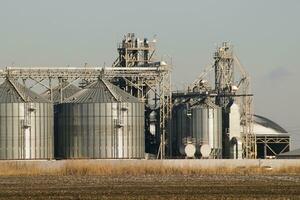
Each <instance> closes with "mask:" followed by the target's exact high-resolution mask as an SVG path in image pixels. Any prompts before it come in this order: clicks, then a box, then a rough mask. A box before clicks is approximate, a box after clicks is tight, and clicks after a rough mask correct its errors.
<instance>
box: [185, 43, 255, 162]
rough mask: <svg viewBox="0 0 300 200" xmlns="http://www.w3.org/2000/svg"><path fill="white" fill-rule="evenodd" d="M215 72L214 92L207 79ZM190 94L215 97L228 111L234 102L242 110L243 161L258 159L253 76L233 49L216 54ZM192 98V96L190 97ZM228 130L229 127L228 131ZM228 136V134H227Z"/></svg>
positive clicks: (223, 48) (223, 49) (220, 50)
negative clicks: (233, 101)
mask: <svg viewBox="0 0 300 200" xmlns="http://www.w3.org/2000/svg"><path fill="white" fill-rule="evenodd" d="M212 70H214V74H215V82H214V85H215V87H214V89H211V88H212V87H211V85H210V84H209V83H208V81H207V80H205V77H206V76H207V75H208V74H209V73H210V72H211V71H212ZM188 91H189V92H192V93H199V92H200V93H201V94H202V96H211V97H212V96H215V97H216V104H217V105H219V106H221V107H223V108H225V111H226V108H227V105H228V104H229V103H230V102H231V101H232V100H233V99H234V100H236V101H237V103H238V104H239V106H240V114H241V127H242V133H243V134H242V143H243V157H244V158H255V157H256V139H255V134H254V133H253V95H252V94H251V86H250V76H249V75H248V73H247V72H246V70H245V68H244V67H243V66H242V65H241V63H240V61H239V59H238V58H237V57H236V56H235V55H234V53H233V48H232V46H230V45H229V44H228V43H226V42H224V43H223V44H222V46H221V47H218V48H217V51H216V52H215V53H214V63H213V64H212V65H209V66H207V67H206V68H205V70H204V71H203V73H202V74H201V75H200V76H199V78H198V79H197V80H195V81H194V82H193V83H192V84H191V85H190V86H189V88H188ZM187 95H188V94H187ZM225 129H226V127H225ZM223 131H225V132H226V130H223Z"/></svg>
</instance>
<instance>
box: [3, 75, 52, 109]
mask: <svg viewBox="0 0 300 200" xmlns="http://www.w3.org/2000/svg"><path fill="white" fill-rule="evenodd" d="M25 102H32V103H48V102H49V101H48V100H47V99H45V98H43V97H42V96H40V95H38V94H36V93H35V92H33V91H31V90H30V89H28V88H26V87H25V86H24V85H22V84H20V83H19V82H18V81H15V80H11V79H5V80H4V82H3V83H2V84H1V85H0V103H25Z"/></svg>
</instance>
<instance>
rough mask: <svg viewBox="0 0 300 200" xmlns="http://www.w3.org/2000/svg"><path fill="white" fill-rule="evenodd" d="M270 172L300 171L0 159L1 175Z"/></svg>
mask: <svg viewBox="0 0 300 200" xmlns="http://www.w3.org/2000/svg"><path fill="white" fill-rule="evenodd" d="M201 174H203V175H204V174H205V175H221V174H226V175H230V174H239V175H243V174H244V175H251V174H253V175H255V174H257V175H260V174H261V175H263V174H266V175H273V174H290V175H291V174H300V166H289V167H284V168H275V169H271V168H268V167H237V168H229V167H210V168H196V167H168V166H162V165H151V166H150V165H123V164H122V165H108V164H100V163H97V164H96V163H92V164H91V163H86V162H84V161H68V162H66V163H65V164H63V165H60V166H55V167H51V166H47V167H45V166H42V165H37V164H36V163H30V162H28V163H26V162H7V163H6V162H5V163H0V176H22V175H24V176H26V175H27V176H29V175H32V176H34V175H75V176H76V175H78V176H85V175H104V176H123V175H131V176H137V175H201Z"/></svg>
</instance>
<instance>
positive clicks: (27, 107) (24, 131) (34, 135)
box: [0, 103, 53, 159]
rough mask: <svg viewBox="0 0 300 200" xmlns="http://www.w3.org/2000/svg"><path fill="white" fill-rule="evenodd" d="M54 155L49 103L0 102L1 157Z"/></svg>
mask: <svg viewBox="0 0 300 200" xmlns="http://www.w3.org/2000/svg"><path fill="white" fill-rule="evenodd" d="M51 158H53V106H52V104H51V103H0V159H51Z"/></svg>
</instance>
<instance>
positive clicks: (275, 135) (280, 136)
mask: <svg viewBox="0 0 300 200" xmlns="http://www.w3.org/2000/svg"><path fill="white" fill-rule="evenodd" d="M253 124H254V126H253V132H254V134H255V135H256V145H257V158H275V157H276V156H277V155H281V154H282V153H285V152H288V151H289V150H290V143H291V141H290V134H288V132H287V131H286V130H285V129H283V128H282V127H281V126H279V125H278V124H276V123H275V122H273V121H271V120H270V119H267V118H265V117H262V116H259V115H254V123H253Z"/></svg>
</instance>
